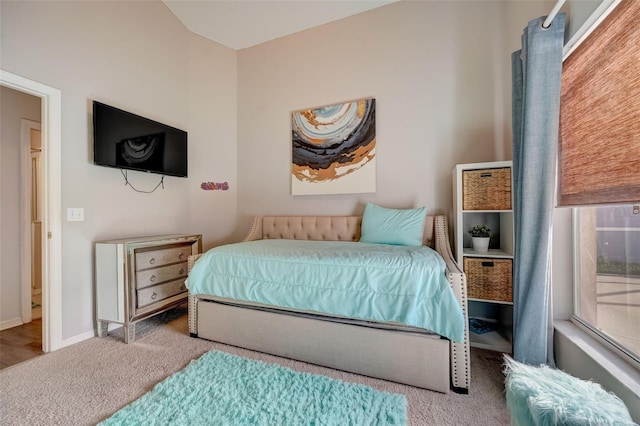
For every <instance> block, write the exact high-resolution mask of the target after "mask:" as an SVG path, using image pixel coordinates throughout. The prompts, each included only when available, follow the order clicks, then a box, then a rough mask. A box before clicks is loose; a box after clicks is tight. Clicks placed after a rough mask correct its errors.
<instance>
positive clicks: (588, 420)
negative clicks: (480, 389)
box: [504, 355, 636, 426]
mask: <svg viewBox="0 0 640 426" xmlns="http://www.w3.org/2000/svg"><path fill="white" fill-rule="evenodd" d="M504 361H505V369H504V373H505V375H506V379H505V388H506V394H507V395H506V397H507V407H508V408H509V412H510V413H511V424H512V425H514V426H516V425H517V426H530V425H536V426H538V425H540V426H542V425H544V426H551V425H572V426H573V425H576V426H577V425H635V424H636V423H634V422H633V420H632V419H631V415H630V414H629V410H628V409H627V407H626V406H625V405H624V403H623V402H622V401H621V400H620V398H618V397H617V396H616V395H614V394H613V393H610V392H607V391H606V390H604V389H603V388H602V386H600V385H599V384H597V383H594V382H590V381H585V380H581V379H578V378H576V377H573V376H571V375H569V374H567V373H565V372H563V371H561V370H557V369H553V368H549V367H548V366H546V365H541V366H539V367H535V366H530V365H526V364H522V363H519V362H517V361H514V360H513V359H511V358H510V357H509V356H507V355H505V357H504Z"/></svg>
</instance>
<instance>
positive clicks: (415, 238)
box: [360, 203, 427, 246]
mask: <svg viewBox="0 0 640 426" xmlns="http://www.w3.org/2000/svg"><path fill="white" fill-rule="evenodd" d="M426 216H427V209H426V207H420V208H418V209H401V210H399V209H387V208H384V207H380V206H376V205H375V204H371V203H367V205H366V207H365V208H364V214H363V215H362V228H361V234H362V235H361V237H360V242H362V243H374V244H393V245H398V246H421V245H422V234H423V232H424V220H425V218H426Z"/></svg>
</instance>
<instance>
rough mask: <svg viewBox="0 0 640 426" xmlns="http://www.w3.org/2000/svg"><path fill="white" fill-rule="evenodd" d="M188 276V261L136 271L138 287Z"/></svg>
mask: <svg viewBox="0 0 640 426" xmlns="http://www.w3.org/2000/svg"><path fill="white" fill-rule="evenodd" d="M186 277H187V262H182V263H175V264H173V265H167V266H160V267H159V268H151V269H143V270H142V271H139V272H136V288H145V287H149V286H151V285H156V284H160V283H163V282H165V281H171V280H175V279H178V278H186Z"/></svg>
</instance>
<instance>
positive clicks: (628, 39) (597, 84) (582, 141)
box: [558, 0, 640, 206]
mask: <svg viewBox="0 0 640 426" xmlns="http://www.w3.org/2000/svg"><path fill="white" fill-rule="evenodd" d="M637 201H640V1H638V0H622V1H621V2H620V4H618V6H616V7H615V9H614V10H613V11H612V12H611V13H610V14H609V15H608V16H607V17H606V18H605V19H604V20H603V21H602V23H601V24H600V25H599V26H598V27H597V28H596V29H595V30H594V31H593V32H592V33H591V34H590V35H589V36H588V37H587V38H586V39H585V40H584V41H583V42H582V44H580V45H579V46H578V47H577V48H576V50H575V51H574V52H573V53H572V54H571V55H570V56H569V57H568V58H567V59H566V60H565V61H564V63H563V69H562V88H561V99H560V137H559V152H558V204H559V205H561V206H571V205H584V204H614V203H633V202H637Z"/></svg>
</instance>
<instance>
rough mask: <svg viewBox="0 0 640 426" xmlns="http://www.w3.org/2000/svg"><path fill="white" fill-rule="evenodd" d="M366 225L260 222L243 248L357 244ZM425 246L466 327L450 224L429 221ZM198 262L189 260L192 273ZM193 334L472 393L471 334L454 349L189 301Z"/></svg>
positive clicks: (296, 219) (319, 219) (416, 337)
mask: <svg viewBox="0 0 640 426" xmlns="http://www.w3.org/2000/svg"><path fill="white" fill-rule="evenodd" d="M361 222H362V217H361V216H256V217H255V218H254V221H253V224H252V225H251V229H250V231H249V233H248V235H247V236H246V238H245V240H244V241H252V240H258V239H298V240H300V239H302V240H326V241H358V240H359V239H360V225H361ZM424 243H425V244H426V245H428V246H430V247H432V248H434V249H435V250H436V251H438V253H440V255H442V257H443V258H444V260H445V262H446V265H447V270H446V274H447V280H448V281H449V283H450V284H451V287H452V288H453V291H454V294H455V296H456V298H457V299H458V301H459V302H460V306H461V307H462V312H463V314H464V317H465V321H467V323H468V312H467V294H466V278H465V275H464V273H463V272H462V270H461V269H460V268H459V266H458V265H457V263H456V262H455V261H454V260H453V256H452V254H451V247H450V245H449V232H448V227H447V219H446V216H427V218H426V224H425V231H424ZM199 256H200V255H195V256H190V257H189V270H190V269H191V267H192V266H193V264H194V263H195V261H196V260H197V259H198V257H199ZM189 332H190V334H191V336H193V337H201V338H204V339H208V340H214V341H217V342H222V343H226V344H229V345H233V346H239V347H243V348H247V349H252V350H256V351H259V352H265V353H269V354H273V355H278V356H282V357H285V358H292V359H296V360H300V361H305V362H309V363H312V364H318V365H322V366H326V367H331V368H335V369H338V370H344V371H349V372H353V373H357V374H362V375H365V376H371V377H376V378H380V379H385V380H390V381H394V382H398V383H404V384H408V385H412V386H417V387H421V388H426V389H431V390H435V391H439V392H444V393H447V392H449V390H450V389H453V391H455V392H458V393H468V390H469V381H470V369H469V332H468V330H465V338H464V341H463V342H461V343H454V342H451V341H449V340H447V339H445V338H442V337H440V336H437V335H432V334H431V335H430V334H424V333H417V332H415V331H412V330H410V329H402V330H391V329H384V328H376V327H370V326H363V325H362V324H349V323H341V322H336V321H334V320H333V319H332V318H328V317H322V316H303V317H301V316H294V315H291V312H287V311H285V310H278V309H269V310H267V309H255V308H252V307H250V306H242V305H236V304H231V303H228V301H224V300H220V299H216V298H209V297H204V296H202V295H197V296H195V295H189Z"/></svg>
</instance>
